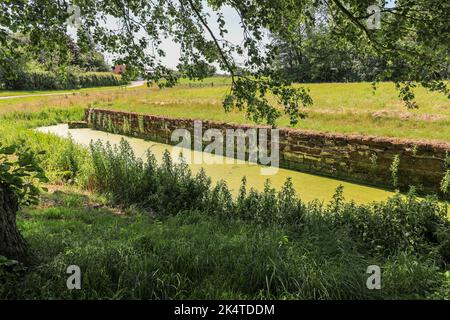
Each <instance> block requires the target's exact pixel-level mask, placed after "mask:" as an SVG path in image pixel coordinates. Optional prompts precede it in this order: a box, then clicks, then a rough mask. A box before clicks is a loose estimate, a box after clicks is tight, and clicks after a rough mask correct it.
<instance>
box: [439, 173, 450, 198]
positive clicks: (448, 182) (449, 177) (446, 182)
mask: <svg viewBox="0 0 450 320" xmlns="http://www.w3.org/2000/svg"><path fill="white" fill-rule="evenodd" d="M449 187H450V170H447V171H446V172H445V174H444V177H443V178H442V181H441V191H442V193H444V194H446V193H448V191H449Z"/></svg>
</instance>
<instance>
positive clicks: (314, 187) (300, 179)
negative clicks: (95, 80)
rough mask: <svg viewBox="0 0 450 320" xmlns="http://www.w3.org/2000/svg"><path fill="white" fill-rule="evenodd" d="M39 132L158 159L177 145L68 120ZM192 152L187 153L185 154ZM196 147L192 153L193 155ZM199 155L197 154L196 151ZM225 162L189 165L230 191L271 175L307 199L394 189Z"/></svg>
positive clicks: (376, 195)
mask: <svg viewBox="0 0 450 320" xmlns="http://www.w3.org/2000/svg"><path fill="white" fill-rule="evenodd" d="M37 130H38V131H40V132H45V133H52V134H56V135H58V136H61V137H68V136H69V134H70V135H71V136H72V138H73V140H74V141H75V142H76V143H79V144H83V145H89V143H90V142H91V141H92V140H94V141H96V140H101V141H103V142H106V141H109V142H110V143H111V144H112V145H114V144H118V143H119V142H120V140H121V139H125V140H127V141H128V142H129V143H130V145H131V147H132V148H133V150H134V152H135V154H136V155H137V156H142V157H143V156H145V154H146V151H147V150H148V149H150V150H151V152H152V153H153V154H154V155H155V156H156V159H157V160H158V161H161V158H162V155H163V153H164V151H165V150H166V149H167V150H169V152H172V151H173V150H174V147H172V146H170V145H166V144H162V143H157V142H152V141H145V140H142V139H136V138H130V137H125V136H121V135H117V134H111V133H107V132H103V131H95V130H91V129H69V128H68V126H67V125H66V124H61V125H56V126H51V127H42V128H39V129H37ZM188 153H189V151H187V152H186V153H184V156H186V155H187V154H188ZM194 153H195V152H194V151H192V152H191V155H192V156H193V155H194ZM197 156H198V154H197ZM203 157H204V159H205V160H206V161H207V160H210V161H207V162H208V163H210V162H213V161H211V160H213V159H214V157H215V160H217V157H218V156H214V155H210V154H206V153H203ZM219 162H222V163H224V164H202V165H199V164H192V165H190V167H191V169H192V171H193V172H194V173H196V172H198V171H199V170H200V169H201V168H202V167H203V168H204V169H205V171H206V174H207V175H208V176H209V177H211V178H212V180H213V182H217V181H219V180H221V179H223V180H225V181H226V182H227V184H228V187H229V188H230V189H231V191H232V192H233V193H234V194H236V192H237V191H238V189H239V186H240V184H241V180H242V178H243V177H244V176H245V177H246V178H247V185H248V186H249V187H253V188H255V189H257V190H262V189H263V188H264V183H265V181H266V180H267V179H270V181H271V183H272V185H273V186H274V187H275V188H276V189H278V190H279V189H280V188H281V186H282V185H283V183H284V182H285V181H286V179H287V178H288V177H291V178H292V183H293V184H294V187H295V189H296V190H297V192H298V194H299V195H300V197H301V198H302V200H304V201H311V200H314V199H319V200H321V201H329V200H330V199H331V197H332V196H333V194H334V191H335V190H336V188H337V187H338V186H339V185H342V186H343V187H344V196H345V198H346V200H354V201H356V202H358V203H368V202H372V201H382V200H385V199H387V198H388V197H390V196H392V195H393V193H392V192H388V191H384V190H381V189H377V188H372V187H367V186H362V185H358V184H354V183H348V182H343V181H339V180H335V179H330V178H325V177H320V176H316V175H312V174H306V173H301V172H297V171H291V170H285V169H280V170H279V171H278V173H277V174H276V175H273V176H263V175H261V170H260V169H261V166H259V165H256V164H251V163H237V162H236V163H234V164H225V163H226V162H225V161H219Z"/></svg>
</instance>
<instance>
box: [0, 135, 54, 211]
mask: <svg viewBox="0 0 450 320" xmlns="http://www.w3.org/2000/svg"><path fill="white" fill-rule="evenodd" d="M44 153H45V151H42V152H39V153H37V154H36V153H34V152H32V151H31V150H29V149H25V150H21V149H20V148H18V147H17V146H16V145H12V146H3V145H2V144H1V143H0V186H1V187H3V188H7V189H8V190H9V191H10V192H12V193H14V195H15V196H16V198H17V200H18V202H19V204H20V205H22V206H27V205H33V204H37V203H38V199H39V194H40V190H41V189H42V190H44V191H47V190H46V189H45V188H39V187H38V184H39V183H46V182H48V179H47V177H46V176H45V173H44V170H43V169H42V168H41V166H40V165H39V163H38V160H37V156H38V155H42V154H44Z"/></svg>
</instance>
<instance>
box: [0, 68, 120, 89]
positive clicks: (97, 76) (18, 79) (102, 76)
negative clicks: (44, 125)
mask: <svg viewBox="0 0 450 320" xmlns="http://www.w3.org/2000/svg"><path fill="white" fill-rule="evenodd" d="M3 82H4V86H5V88H6V89H11V90H62V89H79V88H89V87H102V86H119V85H124V84H126V83H127V81H125V80H123V79H122V77H121V76H120V75H116V74H113V73H111V72H86V73H78V72H68V73H64V74H57V73H55V72H50V71H22V72H19V73H18V74H16V76H15V77H14V78H9V79H3Z"/></svg>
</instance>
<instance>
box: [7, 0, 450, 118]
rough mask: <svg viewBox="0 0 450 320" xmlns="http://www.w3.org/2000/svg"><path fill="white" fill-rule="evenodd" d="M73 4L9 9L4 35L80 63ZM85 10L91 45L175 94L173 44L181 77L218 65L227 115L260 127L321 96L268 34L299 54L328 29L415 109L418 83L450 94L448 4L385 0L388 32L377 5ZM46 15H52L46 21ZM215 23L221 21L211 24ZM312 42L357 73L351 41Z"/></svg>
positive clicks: (134, 5)
mask: <svg viewBox="0 0 450 320" xmlns="http://www.w3.org/2000/svg"><path fill="white" fill-rule="evenodd" d="M69 4H72V2H71V1H69V2H51V1H50V2H42V3H41V2H39V3H36V2H33V1H28V2H27V1H25V2H24V1H20V0H13V1H7V2H3V3H2V4H1V8H2V12H3V15H2V17H0V25H1V27H2V28H1V30H14V31H15V32H21V33H23V34H27V35H28V34H29V35H30V41H31V42H32V47H33V49H34V51H41V50H45V51H46V52H50V53H51V56H57V57H58V59H57V62H58V63H59V64H61V65H62V64H65V63H70V62H71V60H72V59H71V58H72V55H73V50H71V47H72V46H71V41H70V39H68V37H67V35H66V34H65V30H66V26H67V21H68V18H69V15H70V14H69V13H68V11H67V7H68V5H69ZM75 4H77V5H79V6H80V11H81V12H82V13H83V19H82V21H81V27H80V29H79V30H78V36H79V45H80V46H81V47H88V46H91V47H92V44H94V45H101V47H102V49H105V50H106V51H109V52H110V53H113V54H117V55H119V56H120V58H119V59H117V61H116V62H117V63H121V64H126V66H127V69H129V70H133V74H136V73H138V74H140V75H142V76H143V77H145V78H146V79H147V80H149V81H150V82H152V83H157V84H159V85H160V86H162V87H166V86H173V85H175V84H176V83H177V81H178V77H177V74H176V72H175V71H174V70H171V69H170V68H168V67H167V66H165V65H164V64H163V62H162V59H161V57H164V56H166V52H165V51H164V50H163V48H162V47H161V44H162V43H163V39H164V38H167V37H170V38H171V39H173V40H174V41H175V42H176V43H178V44H179V45H180V46H181V48H182V50H181V59H180V60H181V67H180V69H181V70H187V72H186V74H187V75H188V76H189V77H190V78H193V79H201V78H204V77H205V76H207V75H208V72H207V71H208V70H207V66H209V65H213V64H217V65H218V66H219V67H220V68H221V69H222V70H224V71H226V72H228V73H229V74H230V75H231V76H232V84H231V89H230V94H229V95H228V96H227V97H226V99H225V100H224V106H225V108H226V109H227V110H229V109H231V107H236V108H239V109H244V108H245V109H247V111H248V114H249V116H250V117H251V118H252V119H255V120H258V121H266V122H267V123H269V124H272V125H274V124H275V120H276V119H277V118H278V117H279V116H280V112H279V110H278V109H277V108H276V106H274V104H273V103H270V97H271V95H275V96H276V97H277V98H278V100H280V101H281V102H282V104H283V107H284V111H285V112H286V113H287V114H288V115H289V118H290V119H291V120H292V123H293V124H294V123H295V122H296V121H297V120H298V118H301V116H302V112H303V111H302V110H301V109H300V108H299V106H301V105H302V106H308V105H309V104H310V102H311V98H310V97H309V94H308V93H307V92H306V91H305V89H299V88H296V87H292V86H291V80H292V79H283V77H280V74H279V72H277V69H276V68H275V62H276V60H277V57H278V53H279V51H280V50H279V49H280V48H279V46H278V45H277V44H276V43H273V42H272V43H269V44H265V43H264V34H265V32H264V30H267V31H268V32H270V33H271V34H274V35H276V36H278V37H280V38H281V39H283V41H284V42H286V43H287V44H288V45H289V46H290V47H292V48H301V46H302V43H303V42H304V40H305V39H304V37H301V36H299V30H305V29H308V28H313V27H317V26H321V25H327V26H328V27H329V28H330V31H329V33H330V35H331V36H333V39H342V40H345V43H347V44H348V43H350V44H351V45H352V50H351V51H350V52H351V53H350V54H346V56H348V55H350V56H353V51H354V52H355V55H359V56H363V57H368V59H369V63H368V64H369V65H370V66H378V65H380V64H381V65H382V68H378V69H376V70H373V71H372V72H370V74H369V75H368V77H367V78H371V79H372V78H375V79H376V80H379V79H392V80H393V81H395V82H396V83H397V84H398V86H397V88H398V91H399V95H400V97H401V98H402V99H403V100H404V101H405V102H406V104H407V106H408V107H411V108H412V107H416V103H415V102H414V101H413V99H414V90H413V89H414V88H415V87H416V86H418V85H422V86H423V87H424V88H427V89H429V90H432V91H437V92H441V93H443V94H444V95H446V96H447V97H448V96H450V91H449V89H448V88H447V83H446V82H445V79H446V77H448V70H447V68H446V66H447V65H448V61H449V60H448V57H449V45H448V38H447V34H448V23H447V20H448V19H447V11H448V7H447V4H446V2H445V1H444V2H443V1H441V0H420V1H409V0H401V1H396V2H395V5H394V6H390V2H388V1H386V2H383V3H381V4H380V7H381V11H382V12H383V16H382V24H381V28H380V29H379V30H371V29H369V28H368V26H367V23H366V21H367V19H368V18H369V17H370V15H368V14H367V9H368V7H369V6H370V5H372V4H373V1H370V0H364V1H360V0H332V1H322V0H319V1H317V0H299V1H294V2H293V1H288V0H273V1H234V0H209V1H200V0H179V1H178V0H177V1H175V0H170V1H156V2H152V3H150V4H146V5H142V1H141V0H130V1H126V2H125V3H121V2H112V3H111V1H106V0H101V1H81V2H80V1H76V2H75ZM38 7H39V8H38ZM229 7H231V8H232V9H233V10H234V11H236V12H237V13H238V15H239V17H240V19H241V23H240V25H241V27H242V34H243V39H244V40H243V41H242V42H241V43H239V44H233V43H232V42H230V41H227V38H226V34H227V33H228V28H229V25H228V23H227V21H226V19H225V17H224V14H223V10H224V9H225V8H229ZM37 10H40V12H42V15H39V16H36V15H35V14H34V12H35V11H37ZM210 16H212V18H209V17H210ZM111 18H113V19H115V20H116V21H117V24H119V25H120V27H119V28H116V26H115V24H114V27H113V26H110V24H105V23H104V21H107V20H108V19H111ZM211 19H213V20H215V22H217V23H215V24H213V23H211V22H210V20H211ZM7 37H8V32H6V31H2V32H0V41H1V42H2V43H5V42H7V41H6V39H7ZM310 40H312V41H313V42H314V43H313V44H312V45H311V47H314V50H313V51H314V52H316V51H319V52H320V56H326V53H327V52H329V53H330V54H331V55H332V56H333V59H330V60H333V61H337V63H338V64H339V66H340V67H341V69H343V70H341V71H340V70H339V69H338V72H344V73H346V72H347V70H349V69H350V70H351V69H352V67H351V66H349V65H348V64H346V63H345V56H344V55H343V54H342V51H344V52H345V51H346V50H345V48H344V50H342V49H341V43H342V42H340V41H337V42H336V40H334V41H333V42H334V43H333V44H332V45H331V47H332V48H331V50H325V51H326V52H325V54H324V53H323V52H321V51H322V49H323V47H324V46H326V43H328V38H325V39H320V37H319V39H318V40H314V39H310V38H307V39H306V42H308V41H310ZM372 57H374V58H373V59H372ZM301 58H302V57H301ZM325 60H328V58H327V59H320V58H319V59H318V61H317V63H315V62H314V63H313V64H314V65H315V66H317V69H319V72H320V73H326V72H328V73H329V72H330V71H331V70H334V69H336V68H338V67H339V66H332V65H327V62H326V61H325ZM342 60H344V61H342ZM353 60H354V59H352V61H353ZM371 60H374V61H371ZM378 61H381V63H379V62H378ZM238 62H239V63H238ZM320 64H322V66H320ZM343 65H344V68H342V66H343ZM370 66H368V68H370ZM360 69H361V68H360ZM362 69H364V68H362ZM134 71H135V72H134ZM361 73H369V71H367V70H363V71H361ZM329 77H330V75H326V78H329ZM288 96H289V97H288Z"/></svg>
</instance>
